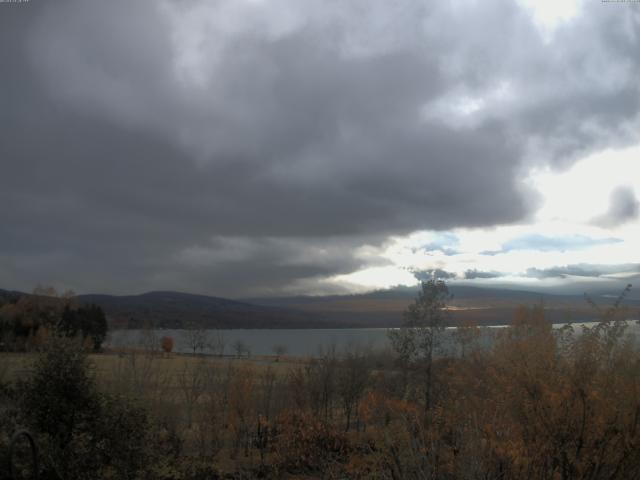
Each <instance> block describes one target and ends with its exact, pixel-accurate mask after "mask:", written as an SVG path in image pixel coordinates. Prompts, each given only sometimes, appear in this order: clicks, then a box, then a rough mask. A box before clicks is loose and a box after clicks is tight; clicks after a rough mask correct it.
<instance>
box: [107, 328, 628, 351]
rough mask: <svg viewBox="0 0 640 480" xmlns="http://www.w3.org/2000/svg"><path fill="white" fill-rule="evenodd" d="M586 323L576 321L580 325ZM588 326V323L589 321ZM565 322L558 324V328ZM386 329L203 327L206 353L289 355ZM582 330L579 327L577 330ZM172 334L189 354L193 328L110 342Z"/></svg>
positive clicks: (137, 342)
mask: <svg viewBox="0 0 640 480" xmlns="http://www.w3.org/2000/svg"><path fill="white" fill-rule="evenodd" d="M580 325H583V324H574V327H579V326H580ZM587 325H588V324H587ZM562 326H563V324H558V325H554V327H555V328H559V327H562ZM498 328H502V327H483V328H482V329H481V330H482V338H481V340H480V341H481V342H482V344H483V345H485V346H486V345H489V344H490V343H491V341H492V338H493V332H495V331H496V329H498ZM387 330H388V329H386V328H336V329H238V330H203V331H200V332H204V335H203V337H204V339H203V340H204V342H203V343H204V344H205V345H204V347H203V348H202V350H201V351H202V352H203V353H210V354H213V353H220V347H219V346H220V345H224V352H223V353H224V354H225V355H233V354H235V348H234V345H235V344H236V343H238V342H242V343H243V344H244V345H245V346H246V348H247V349H248V350H249V351H250V352H251V354H252V355H273V354H274V347H275V346H277V345H281V346H283V347H284V348H285V349H286V354H287V355H294V356H307V355H311V356H313V355H317V354H318V353H319V352H320V351H322V350H325V351H326V350H327V349H330V348H333V347H335V348H336V351H337V352H338V353H340V352H343V351H345V350H346V349H352V348H356V347H357V348H371V349H375V350H384V349H387V348H389V347H390V343H389V339H388V337H387ZM579 331H580V329H579V328H576V332H579ZM454 332H455V327H451V328H448V329H447V330H446V331H445V333H444V335H443V341H442V350H443V353H454V351H453V350H454V349H455V346H454V345H455V344H454V341H453V335H452V334H453V333H454ZM628 332H629V333H630V334H632V335H636V336H637V334H638V333H640V328H639V327H638V324H637V322H636V321H635V320H634V321H630V322H629V329H628ZM163 336H169V337H171V338H173V340H174V349H173V351H174V352H179V353H189V352H191V351H192V347H191V340H190V336H191V332H190V331H189V330H174V329H165V330H114V331H112V332H110V334H109V338H108V339H107V342H106V345H105V346H106V347H108V348H145V347H146V348H149V347H151V348H155V349H157V348H158V347H159V345H160V338H161V337H163Z"/></svg>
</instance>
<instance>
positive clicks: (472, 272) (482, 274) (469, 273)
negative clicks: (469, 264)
mask: <svg viewBox="0 0 640 480" xmlns="http://www.w3.org/2000/svg"><path fill="white" fill-rule="evenodd" d="M504 275H505V274H504V273H500V272H495V271H490V272H486V271H483V270H477V269H475V268H474V269H469V270H466V271H465V272H464V278H465V280H474V279H476V278H498V277H502V276H504Z"/></svg>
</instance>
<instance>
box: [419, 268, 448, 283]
mask: <svg viewBox="0 0 640 480" xmlns="http://www.w3.org/2000/svg"><path fill="white" fill-rule="evenodd" d="M411 273H412V274H413V276H414V277H416V280H419V281H421V282H426V281H428V280H451V279H454V278H456V274H455V273H453V272H447V271H445V270H442V269H440V268H433V269H429V270H412V271H411Z"/></svg>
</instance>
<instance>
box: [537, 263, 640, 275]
mask: <svg viewBox="0 0 640 480" xmlns="http://www.w3.org/2000/svg"><path fill="white" fill-rule="evenodd" d="M620 274H624V275H625V276H626V275H635V274H640V265H639V264H624V265H592V264H584V263H581V264H576V265H565V266H558V267H552V268H544V269H539V268H529V269H527V272H526V276H527V277H532V278H558V277H559V278H567V277H606V276H614V277H615V275H620Z"/></svg>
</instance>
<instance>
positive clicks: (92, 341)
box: [0, 287, 108, 351]
mask: <svg viewBox="0 0 640 480" xmlns="http://www.w3.org/2000/svg"><path fill="white" fill-rule="evenodd" d="M107 330H108V326H107V319H106V316H105V314H104V311H103V310H102V308H101V307H99V306H98V305H95V304H79V303H78V302H77V301H76V300H75V297H74V294H73V292H66V293H63V294H58V292H57V291H56V290H55V289H53V288H51V287H49V288H44V287H37V288H36V289H34V291H33V294H31V295H25V294H18V293H9V294H6V295H4V296H0V351H1V350H9V351H31V350H36V349H39V348H41V347H43V346H44V345H45V344H46V342H47V340H48V339H49V337H50V336H51V335H53V334H54V333H55V334H56V335H62V336H65V337H71V338H78V339H79V340H80V341H81V343H82V344H83V345H84V347H85V348H86V349H90V350H94V351H98V350H100V348H101V347H102V343H103V342H104V340H105V338H106V336H107Z"/></svg>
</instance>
